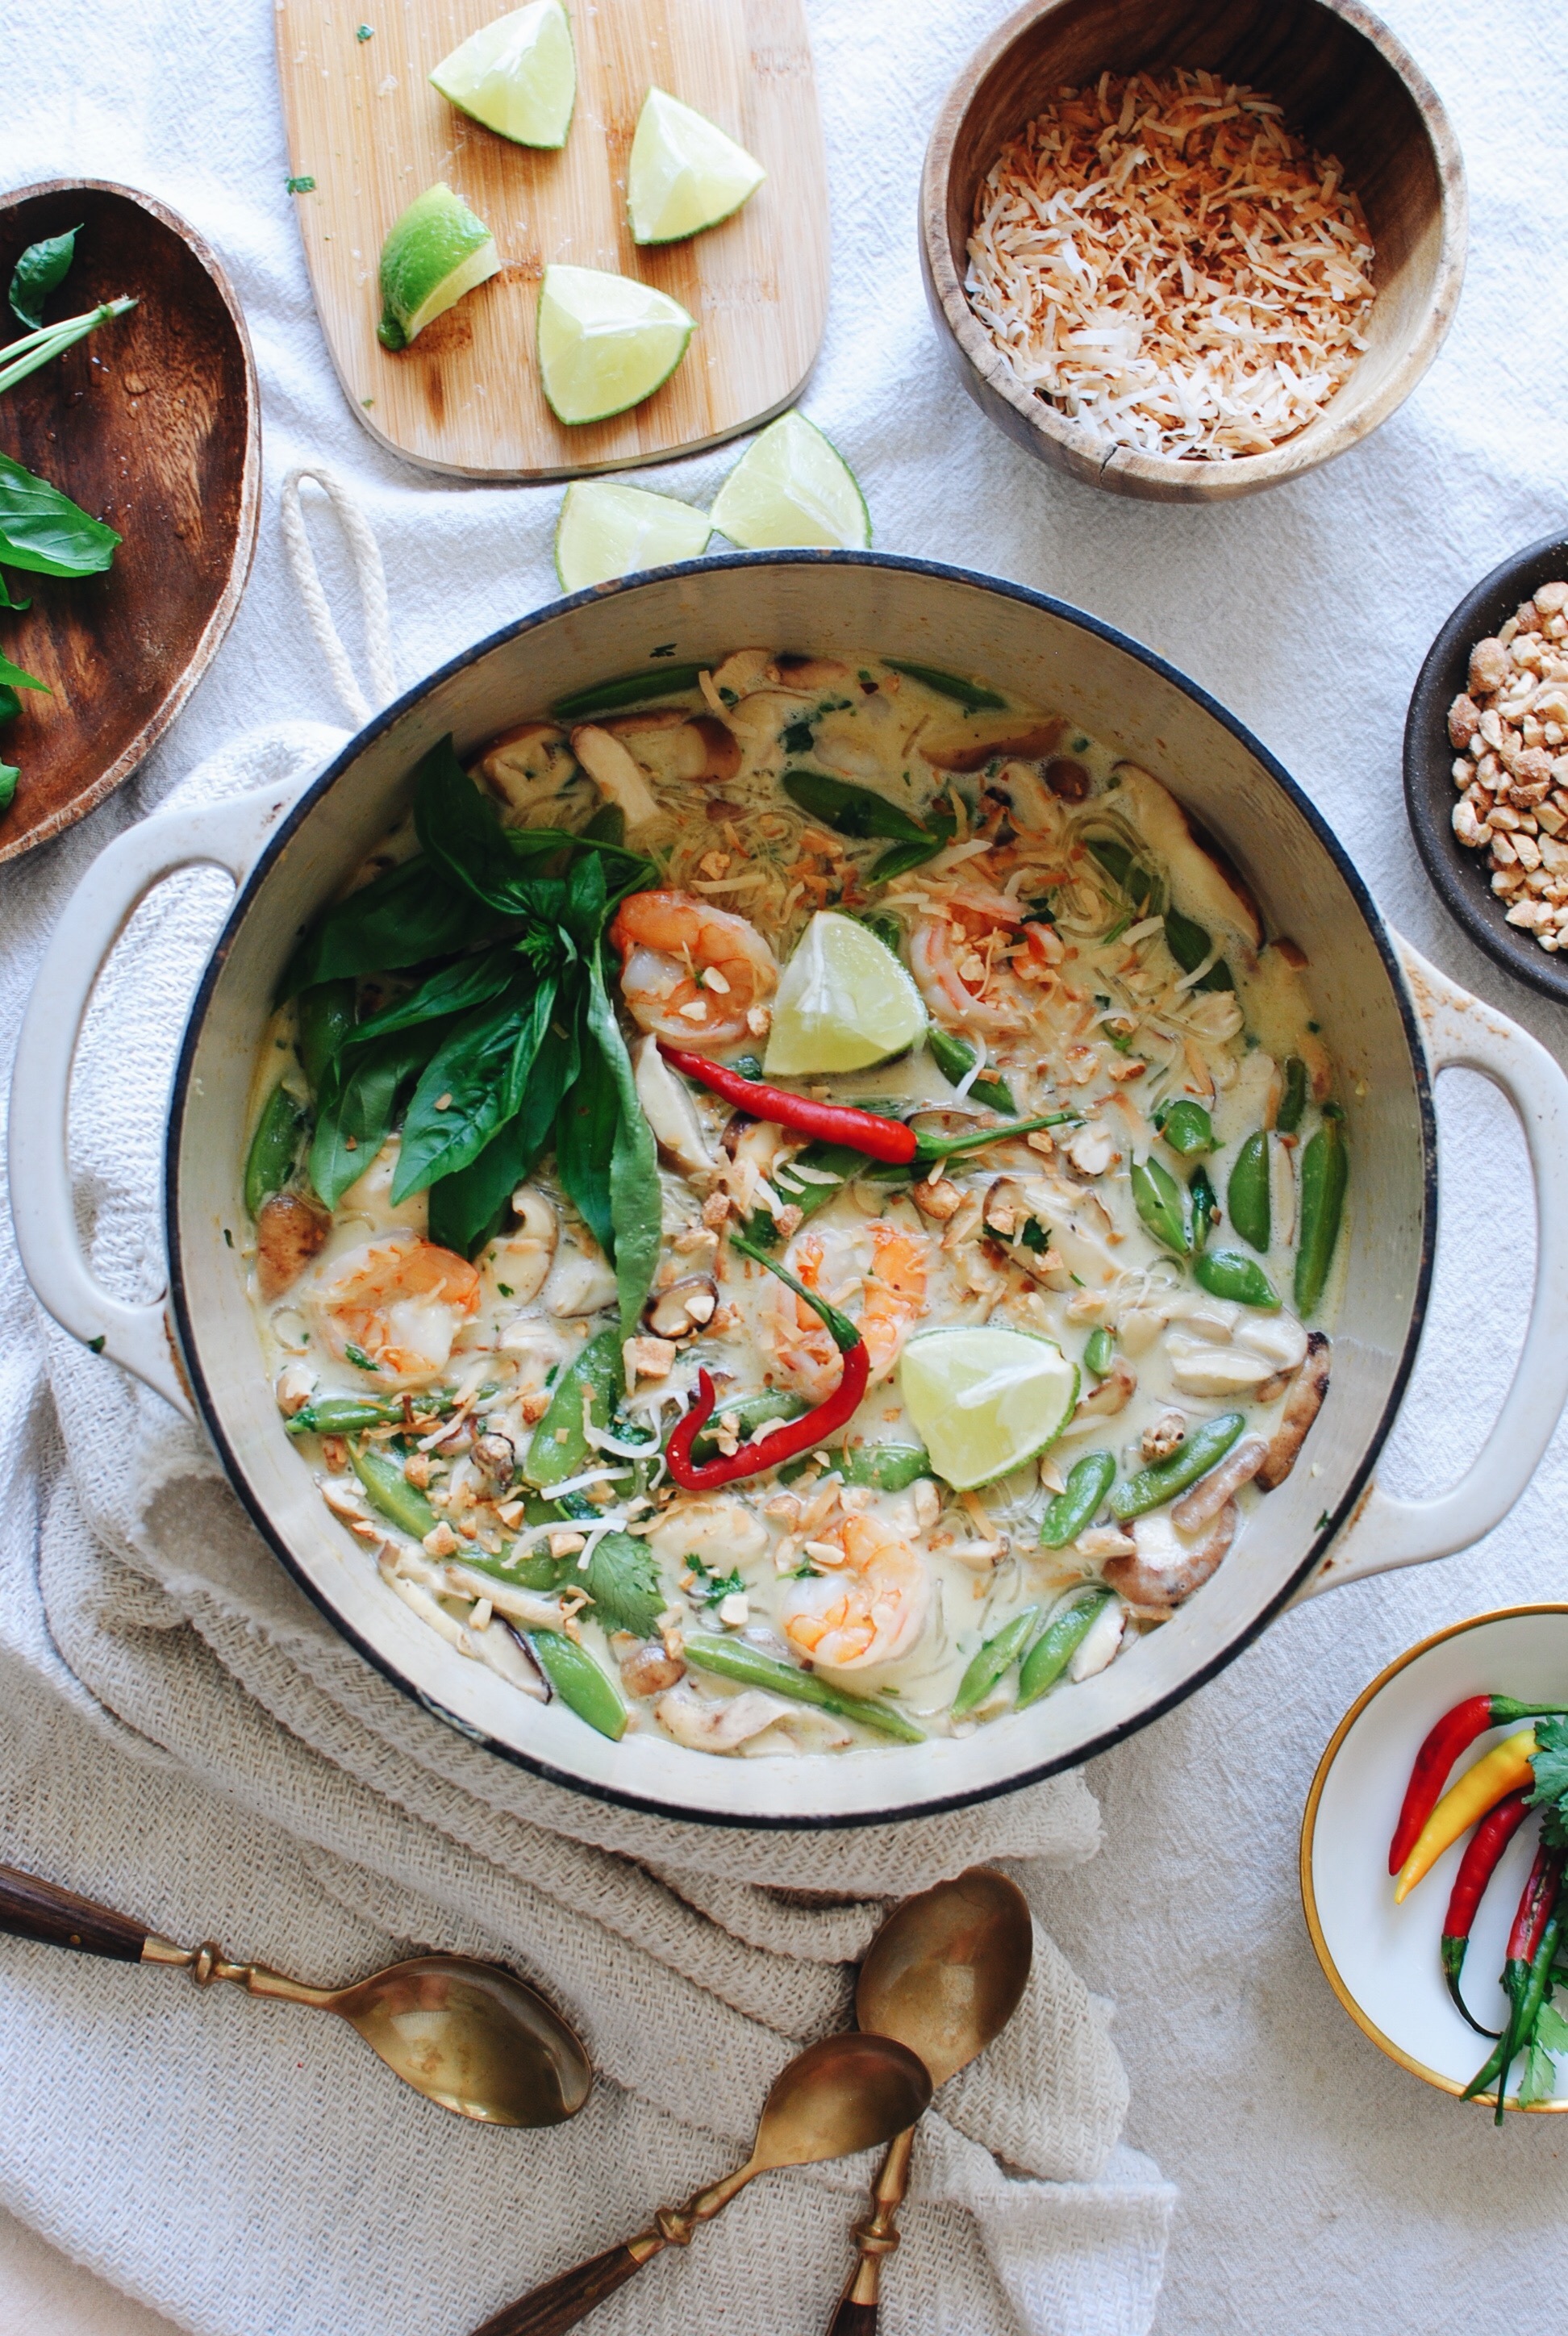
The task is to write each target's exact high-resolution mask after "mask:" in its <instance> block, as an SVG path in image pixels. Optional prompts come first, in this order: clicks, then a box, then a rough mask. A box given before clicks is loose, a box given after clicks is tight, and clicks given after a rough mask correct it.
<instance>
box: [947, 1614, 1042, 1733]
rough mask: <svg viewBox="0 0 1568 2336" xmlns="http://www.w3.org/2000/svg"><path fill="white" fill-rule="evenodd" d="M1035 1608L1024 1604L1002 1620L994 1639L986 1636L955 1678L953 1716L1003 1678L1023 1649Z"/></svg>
mask: <svg viewBox="0 0 1568 2336" xmlns="http://www.w3.org/2000/svg"><path fill="white" fill-rule="evenodd" d="M1039 1611H1040V1610H1039V1608H1038V1607H1037V1606H1026V1607H1025V1608H1024V1611H1023V1612H1022V1613H1021V1614H1015V1615H1014V1616H1013V1619H1012V1621H1010V1622H1004V1623H1003V1625H1002V1627H1001V1629H1000V1630H998V1632H997V1635H996V1637H995V1638H994V1639H988V1640H986V1643H985V1645H984V1646H983V1647H982V1648H981V1649H980V1650H979V1653H978V1654H977V1655H976V1656H975V1658H974V1660H972V1661H971V1663H970V1664H969V1669H968V1670H967V1671H965V1673H964V1675H963V1678H962V1679H960V1680H959V1691H958V1693H957V1695H955V1696H954V1698H953V1718H955V1719H962V1718H963V1717H964V1714H965V1713H966V1712H969V1711H973V1709H974V1708H975V1706H976V1705H977V1704H978V1703H984V1701H985V1699H986V1698H987V1696H988V1695H989V1694H990V1692H991V1690H992V1689H993V1688H995V1687H998V1686H999V1685H1000V1683H1001V1681H1002V1680H1003V1679H1006V1677H1007V1675H1008V1671H1009V1670H1011V1669H1012V1667H1013V1665H1014V1663H1015V1662H1016V1661H1017V1660H1018V1657H1019V1656H1020V1655H1021V1654H1022V1653H1023V1651H1024V1647H1025V1644H1026V1642H1027V1639H1028V1635H1029V1632H1030V1631H1031V1630H1033V1629H1034V1627H1035V1623H1036V1621H1037V1618H1038V1615H1039Z"/></svg>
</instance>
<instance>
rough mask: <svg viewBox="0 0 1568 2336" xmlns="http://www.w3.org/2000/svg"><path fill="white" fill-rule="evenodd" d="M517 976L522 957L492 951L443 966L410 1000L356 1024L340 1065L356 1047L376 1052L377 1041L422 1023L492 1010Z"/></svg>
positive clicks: (341, 1050) (341, 1049)
mask: <svg viewBox="0 0 1568 2336" xmlns="http://www.w3.org/2000/svg"><path fill="white" fill-rule="evenodd" d="M516 974H517V954H516V951H515V950H513V949H504V948H502V949H486V950H484V951H483V952H482V955H480V956H477V957H463V958H459V959H457V961H456V963H455V964H453V965H444V966H443V967H442V968H441V969H440V970H439V972H436V973H433V974H432V975H431V976H430V978H429V979H428V980H427V981H423V982H421V984H420V986H419V988H417V989H412V990H410V991H409V993H408V995H407V997H406V998H398V999H396V1000H395V1002H394V1004H393V1005H391V1006H384V1007H382V1009H381V1012H380V1013H379V1014H371V1015H368V1016H367V1017H365V1020H364V1021H363V1022H358V1023H355V1027H354V1028H353V1029H352V1030H350V1031H349V1033H348V1035H347V1036H346V1038H345V1039H344V1041H343V1044H342V1046H340V1047H339V1048H338V1056H339V1059H340V1060H342V1059H344V1058H346V1056H349V1055H351V1054H352V1053H353V1052H354V1051H355V1048H357V1047H360V1046H374V1045H375V1041H376V1040H377V1039H378V1038H385V1037H387V1036H388V1035H389V1034H390V1033H391V1032H392V1031H394V1030H414V1029H417V1028H418V1027H419V1025H420V1024H421V1023H422V1022H438V1021H441V1020H442V1019H443V1018H444V1017H452V1016H454V1015H458V1014H471V1013H472V1011H473V1010H474V1008H475V1007H480V1006H488V1005H489V1004H490V1002H491V1000H492V998H499V997H500V996H501V994H502V990H503V989H505V988H506V987H507V985H508V984H509V983H510V982H511V981H512V980H513V979H515V978H516Z"/></svg>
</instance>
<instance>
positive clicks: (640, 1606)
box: [576, 1533, 669, 1639]
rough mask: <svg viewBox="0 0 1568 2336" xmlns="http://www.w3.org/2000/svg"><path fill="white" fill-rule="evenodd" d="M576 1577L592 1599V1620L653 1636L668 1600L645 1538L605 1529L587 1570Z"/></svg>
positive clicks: (614, 1628)
mask: <svg viewBox="0 0 1568 2336" xmlns="http://www.w3.org/2000/svg"><path fill="white" fill-rule="evenodd" d="M576 1579H577V1580H578V1581H579V1582H582V1583H583V1584H584V1585H585V1587H586V1588H587V1591H588V1594H589V1597H590V1598H591V1599H592V1600H593V1609H594V1615H593V1618H594V1621H596V1622H602V1623H603V1624H604V1625H605V1627H606V1629H607V1630H631V1631H633V1632H635V1633H636V1635H637V1637H638V1638H639V1639H651V1638H652V1637H653V1636H654V1633H655V1630H656V1629H657V1623H658V1618H659V1616H660V1615H661V1614H662V1613H663V1612H664V1610H665V1608H666V1607H667V1605H668V1603H669V1601H668V1599H667V1597H666V1596H665V1594H664V1591H663V1589H662V1588H661V1586H660V1583H659V1578H658V1568H657V1565H656V1564H655V1563H654V1560H653V1553H652V1552H651V1551H650V1550H649V1548H648V1543H646V1542H645V1541H636V1540H634V1539H633V1537H632V1535H631V1534H630V1533H605V1534H604V1535H603V1536H602V1538H601V1539H600V1540H599V1542H597V1543H595V1545H594V1550H593V1554H592V1556H591V1557H590V1558H589V1561H588V1572H586V1574H584V1573H579V1574H578V1575H577V1576H576Z"/></svg>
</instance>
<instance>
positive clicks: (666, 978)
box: [609, 892, 778, 1052]
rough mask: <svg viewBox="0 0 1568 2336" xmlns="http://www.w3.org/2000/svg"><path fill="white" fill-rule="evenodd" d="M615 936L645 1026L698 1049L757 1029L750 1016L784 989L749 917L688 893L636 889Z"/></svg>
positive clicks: (628, 993)
mask: <svg viewBox="0 0 1568 2336" xmlns="http://www.w3.org/2000/svg"><path fill="white" fill-rule="evenodd" d="M609 937H610V939H611V940H612V941H613V942H614V943H615V946H616V948H617V949H618V950H619V951H620V957H621V968H620V990H621V996H622V997H623V998H625V1000H626V1003H627V1007H628V1010H629V1011H630V1013H631V1016H632V1018H633V1019H634V1020H635V1021H636V1023H637V1024H638V1027H639V1028H640V1029H644V1030H651V1031H653V1032H654V1033H655V1034H656V1035H657V1036H658V1037H664V1038H678V1039H679V1040H680V1043H681V1045H682V1046H695V1047H696V1049H697V1050H698V1051H699V1052H700V1051H701V1050H702V1049H703V1048H704V1047H705V1046H730V1045H732V1044H733V1043H734V1041H735V1039H736V1038H744V1037H746V1036H747V1034H748V1032H749V1033H750V1034H751V1035H752V1036H754V1037H755V1036H756V1035H758V1034H757V1032H756V1031H755V1028H754V1026H753V1024H752V1021H751V1019H750V1018H749V1017H751V1015H752V1014H753V1012H754V1011H755V1009H756V1008H758V1007H762V1006H765V1004H766V1001H767V1000H768V999H769V998H771V997H772V996H773V994H774V990H775V989H776V988H778V959H776V958H775V957H774V953H773V951H772V949H770V948H769V947H768V945H767V943H766V941H765V940H764V939H763V937H762V935H761V934H760V933H759V932H758V931H757V930H756V928H755V925H752V924H749V923H748V922H747V921H746V920H745V917H737V916H735V915H734V914H733V913H732V912H731V910H728V909H715V908H710V907H709V905H708V903H707V902H706V900H697V899H696V898H695V897H694V896H693V895H692V894H691V893H689V892H634V893H633V894H632V895H631V897H630V899H629V900H623V901H622V902H621V904H620V906H619V908H618V910H616V912H615V920H614V922H613V923H612V924H611V926H610V929H609ZM758 1018H759V1020H760V1019H761V1017H760V1016H759V1017H758ZM764 1027H766V1026H765V1024H764Z"/></svg>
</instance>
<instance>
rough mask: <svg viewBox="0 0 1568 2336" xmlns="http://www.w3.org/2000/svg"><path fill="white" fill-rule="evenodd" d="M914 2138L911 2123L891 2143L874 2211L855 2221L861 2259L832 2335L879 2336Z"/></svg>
mask: <svg viewBox="0 0 1568 2336" xmlns="http://www.w3.org/2000/svg"><path fill="white" fill-rule="evenodd" d="M914 2139H915V2129H914V2127H913V2126H912V2125H911V2126H908V2127H906V2128H905V2129H904V2131H903V2132H902V2133H897V2134H895V2135H894V2136H893V2138H892V2140H891V2143H890V2144H889V2146H888V2154H887V2156H885V2157H884V2158H883V2160H882V2162H881V2167H880V2169H879V2171H878V2174H877V2178H876V2180H875V2181H874V2182H873V2183H872V2206H873V2208H874V2212H873V2213H872V2214H870V2215H869V2216H868V2217H867V2219H866V2220H865V2221H864V2222H863V2223H857V2224H855V2238H856V2241H857V2242H858V2244H859V2246H860V2258H859V2260H858V2262H857V2263H856V2264H855V2267H854V2270H853V2271H852V2273H851V2274H850V2282H849V2285H848V2286H847V2287H846V2288H845V2289H844V2292H843V2294H842V2297H841V2298H840V2299H839V2308H838V2310H837V2311H836V2312H834V2314H833V2321H832V2322H831V2324H830V2326H829V2329H828V2336H876V2328H877V2307H878V2298H879V2295H880V2292H881V2271H882V2257H883V2256H884V2255H891V2253H892V2251H893V2249H894V2248H895V2247H896V2246H897V2245H898V2243H899V2234H898V2231H897V2229H896V2228H895V2221H896V2217H897V2214H898V2211H899V2208H900V2207H901V2205H903V2202H904V2193H905V2191H906V2190H907V2189H908V2188H909V2186H910V2155H911V2151H912V2149H913V2147H914Z"/></svg>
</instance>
